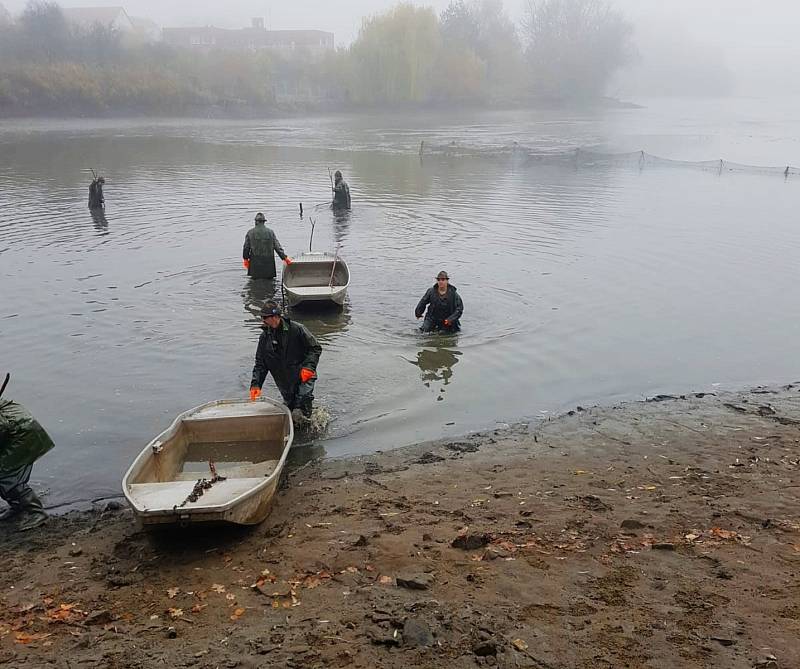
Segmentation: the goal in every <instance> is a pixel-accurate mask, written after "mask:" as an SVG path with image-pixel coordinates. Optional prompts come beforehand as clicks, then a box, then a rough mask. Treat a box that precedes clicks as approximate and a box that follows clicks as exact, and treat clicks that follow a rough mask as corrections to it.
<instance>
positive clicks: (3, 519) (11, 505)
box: [0, 499, 21, 523]
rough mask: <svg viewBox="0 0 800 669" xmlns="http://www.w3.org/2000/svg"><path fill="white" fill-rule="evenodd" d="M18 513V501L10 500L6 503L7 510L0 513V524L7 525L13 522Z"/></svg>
mask: <svg viewBox="0 0 800 669" xmlns="http://www.w3.org/2000/svg"><path fill="white" fill-rule="evenodd" d="M20 511H21V509H20V503H19V500H16V499H12V500H11V501H9V502H8V508H7V509H4V510H3V513H0V523H7V522H9V521H12V520H14V519H15V518H16V517H17V516H18V515H19V512H20Z"/></svg>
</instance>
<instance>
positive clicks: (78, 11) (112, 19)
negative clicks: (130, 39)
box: [61, 7, 136, 34]
mask: <svg viewBox="0 0 800 669" xmlns="http://www.w3.org/2000/svg"><path fill="white" fill-rule="evenodd" d="M61 12H62V13H63V14H64V18H65V19H66V20H67V23H69V24H70V25H73V26H79V27H81V28H86V29H91V28H92V27H93V26H95V25H101V26H103V27H104V28H113V29H114V30H119V31H120V32H121V33H123V34H128V33H130V34H132V33H134V32H136V28H135V26H134V25H133V21H131V18H130V17H129V16H128V13H127V12H126V11H125V9H124V8H122V7H62V8H61Z"/></svg>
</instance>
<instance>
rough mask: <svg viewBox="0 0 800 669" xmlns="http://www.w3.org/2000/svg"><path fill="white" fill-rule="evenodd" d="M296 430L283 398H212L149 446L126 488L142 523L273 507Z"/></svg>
mask: <svg viewBox="0 0 800 669" xmlns="http://www.w3.org/2000/svg"><path fill="white" fill-rule="evenodd" d="M293 438H294V426H293V425H292V417H291V414H290V413H289V410H288V409H287V408H286V407H285V406H284V405H283V404H280V403H279V402H276V401H274V400H271V399H267V398H262V399H259V400H257V401H255V402H251V401H248V400H217V401H215V402H209V403H208V404H203V405H201V406H199V407H195V408H194V409H190V410H189V411H186V412H184V413H182V414H180V415H179V416H178V417H177V418H176V419H175V420H174V421H173V422H172V425H170V426H169V428H167V429H166V430H165V431H164V432H162V433H161V434H159V435H158V436H157V437H156V438H155V439H153V440H152V441H151V442H150V443H149V444H148V445H147V446H145V448H144V450H143V451H142V452H141V453H140V454H139V455H138V456H137V458H136V459H135V460H134V461H133V464H132V465H131V466H130V468H129V469H128V471H127V472H126V474H125V477H124V478H123V481H122V490H123V493H124V494H125V498H126V499H127V501H128V503H129V504H130V506H131V507H132V508H133V512H134V514H135V516H136V518H137V520H138V521H139V522H140V523H141V524H143V525H163V524H169V523H177V524H181V525H188V524H194V523H202V522H211V521H217V522H227V523H236V524H240V525H254V524H257V523H260V522H261V521H263V520H264V519H265V518H266V517H267V515H268V514H269V510H270V508H271V505H272V500H273V498H274V496H275V492H276V491H277V489H278V481H279V479H280V475H281V471H282V470H283V467H284V464H285V462H286V457H287V455H288V453H289V449H290V448H291V446H292V440H293Z"/></svg>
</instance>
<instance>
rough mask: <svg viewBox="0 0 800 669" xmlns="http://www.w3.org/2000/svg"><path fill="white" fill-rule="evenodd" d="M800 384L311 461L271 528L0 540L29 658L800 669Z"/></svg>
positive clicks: (59, 529) (91, 526) (1, 608)
mask: <svg viewBox="0 0 800 669" xmlns="http://www.w3.org/2000/svg"><path fill="white" fill-rule="evenodd" d="M799 510H800V384H792V385H787V386H783V387H780V388H757V389H753V390H750V391H743V392H737V393H720V394H703V393H697V394H688V395H686V396H681V397H667V396H660V397H657V398H652V399H651V400H649V401H647V402H635V403H626V404H622V405H619V406H615V407H593V408H587V409H584V408H576V409H575V410H573V411H570V412H567V413H566V414H564V415H562V416H559V417H557V418H554V419H550V420H546V421H542V422H536V423H531V424H522V425H515V426H512V427H510V428H508V429H506V430H495V431H493V432H489V433H484V434H477V435H470V436H467V437H464V438H461V439H457V440H444V441H438V442H433V443H428V444H419V445H416V446H412V447H406V448H402V449H398V450H395V451H391V452H384V453H378V454H375V455H370V456H362V457H358V458H352V459H346V460H324V461H315V462H311V463H308V464H307V465H305V466H303V467H300V468H298V469H296V470H294V471H293V472H291V473H290V474H289V475H288V477H287V481H286V485H285V487H284V488H283V489H282V490H281V492H280V494H279V495H278V497H277V500H276V504H275V507H274V509H273V511H272V513H271V515H270V516H269V518H268V519H267V520H266V521H265V522H264V523H263V524H262V525H260V526H258V527H256V528H252V529H245V530H242V529H236V528H233V529H223V528H216V529H207V530H205V531H197V530H194V531H185V532H177V533H176V532H161V533H152V532H142V531H138V530H137V529H136V527H135V526H134V524H133V520H132V516H131V514H130V512H129V511H127V509H125V508H123V507H122V506H121V505H120V504H118V503H115V502H112V503H110V504H108V505H106V506H105V507H104V508H103V509H95V510H93V511H92V512H87V513H78V512H73V513H68V514H66V515H63V516H58V517H55V518H53V519H51V521H50V522H49V523H48V525H46V526H45V527H44V528H42V529H40V530H36V531H34V532H32V533H30V534H27V535H18V534H13V533H9V532H8V531H7V530H6V529H4V528H0V545H2V547H3V551H2V553H0V665H4V666H10V667H64V668H73V667H98V668H100V667H103V668H106V667H115V668H116V667H118V668H138V667H141V668H145V667H148V668H149V667H154V666H161V665H165V666H175V667H202V668H205V667H209V668H211V667H256V666H272V665H275V666H287V667H300V666H302V667H345V666H356V667H399V666H404V667H409V666H410V667H465V666H499V667H538V668H545V669H551V668H554V667H558V668H564V669H567V668H572V667H581V668H583V667H585V668H587V669H588V668H589V667H592V668H594V667H601V668H602V667H609V668H611V667H651V668H655V667H659V668H663V667H676V668H677V667H681V668H686V667H731V668H739V667H741V668H752V667H762V668H767V667H798V666H800V647H798V644H797V642H796V640H797V637H798V633H800V511H799Z"/></svg>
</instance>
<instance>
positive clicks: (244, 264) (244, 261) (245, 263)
mask: <svg viewBox="0 0 800 669" xmlns="http://www.w3.org/2000/svg"><path fill="white" fill-rule="evenodd" d="M242 265H243V266H244V268H245V269H250V261H249V260H248V259H247V258H244V259H243V260H242Z"/></svg>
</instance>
